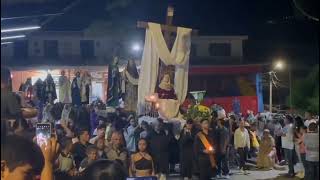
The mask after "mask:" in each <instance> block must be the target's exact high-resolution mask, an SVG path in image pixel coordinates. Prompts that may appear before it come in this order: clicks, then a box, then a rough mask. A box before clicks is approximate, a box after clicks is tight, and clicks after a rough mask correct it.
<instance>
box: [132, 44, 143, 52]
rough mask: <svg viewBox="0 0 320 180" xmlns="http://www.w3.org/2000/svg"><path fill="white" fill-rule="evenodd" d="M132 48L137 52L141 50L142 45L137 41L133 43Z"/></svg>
mask: <svg viewBox="0 0 320 180" xmlns="http://www.w3.org/2000/svg"><path fill="white" fill-rule="evenodd" d="M132 50H133V51H136V52H137V51H140V50H141V47H140V45H139V44H138V43H136V44H133V45H132Z"/></svg>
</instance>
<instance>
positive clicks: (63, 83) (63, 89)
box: [59, 76, 72, 104]
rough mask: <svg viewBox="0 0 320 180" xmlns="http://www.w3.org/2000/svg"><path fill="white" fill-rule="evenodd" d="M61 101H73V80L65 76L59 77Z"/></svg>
mask: <svg viewBox="0 0 320 180" xmlns="http://www.w3.org/2000/svg"><path fill="white" fill-rule="evenodd" d="M59 86H60V87H59V101H60V102H62V103H66V104H68V103H71V101H72V98H71V82H70V81H69V80H68V79H67V77H65V76H61V77H60V78H59Z"/></svg>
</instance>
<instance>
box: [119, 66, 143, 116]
mask: <svg viewBox="0 0 320 180" xmlns="http://www.w3.org/2000/svg"><path fill="white" fill-rule="evenodd" d="M138 82H139V74H138V70H137V66H136V63H135V62H134V60H129V61H128V64H127V67H126V68H125V69H124V71H123V73H122V88H121V89H122V93H125V96H124V106H125V109H126V110H127V111H132V112H135V111H136V110H137V101H138Z"/></svg>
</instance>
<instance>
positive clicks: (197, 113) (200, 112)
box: [184, 91, 211, 123]
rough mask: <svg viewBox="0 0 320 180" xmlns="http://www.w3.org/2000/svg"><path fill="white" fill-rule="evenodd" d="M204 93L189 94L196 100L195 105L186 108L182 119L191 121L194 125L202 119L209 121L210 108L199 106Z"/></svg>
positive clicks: (194, 92) (193, 92)
mask: <svg viewBox="0 0 320 180" xmlns="http://www.w3.org/2000/svg"><path fill="white" fill-rule="evenodd" d="M205 93H206V91H192V92H190V94H191V95H192V96H193V97H194V99H195V100H196V104H194V105H190V106H189V107H188V109H187V113H186V114H185V115H184V119H192V120H193V121H195V122H196V123H199V122H200V121H201V120H202V119H209V120H210V119H211V110H210V108H209V107H207V106H204V105H201V104H200V103H201V102H202V101H203V97H204V95H205Z"/></svg>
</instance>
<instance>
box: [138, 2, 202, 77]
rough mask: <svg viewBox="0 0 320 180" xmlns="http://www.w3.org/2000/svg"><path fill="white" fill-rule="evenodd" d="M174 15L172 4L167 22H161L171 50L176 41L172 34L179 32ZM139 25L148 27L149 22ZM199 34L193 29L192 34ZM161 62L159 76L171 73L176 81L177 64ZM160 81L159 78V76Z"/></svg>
mask: <svg viewBox="0 0 320 180" xmlns="http://www.w3.org/2000/svg"><path fill="white" fill-rule="evenodd" d="M173 15H174V8H173V7H172V6H168V9H167V16H166V24H161V30H162V31H163V36H164V39H165V41H166V43H167V46H168V48H169V50H171V49H172V47H173V44H174V41H175V38H173V37H172V34H174V33H175V34H176V33H177V26H173V25H172V20H173ZM137 27H138V28H145V29H146V28H148V22H144V21H138V22H137ZM197 34H198V30H195V29H193V30H192V35H197ZM159 63H160V64H159V65H160V66H159V74H158V77H160V78H161V77H162V76H163V74H164V73H169V74H170V77H171V82H174V73H175V66H173V65H169V66H166V65H165V64H164V63H163V62H162V61H160V62H159ZM158 81H160V79H159V78H158Z"/></svg>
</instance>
